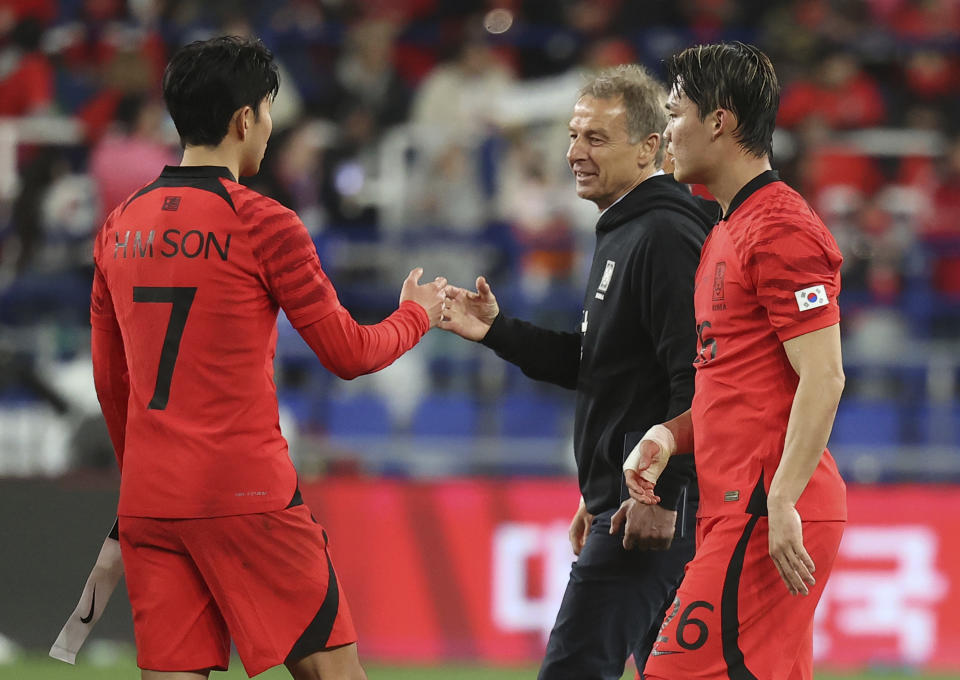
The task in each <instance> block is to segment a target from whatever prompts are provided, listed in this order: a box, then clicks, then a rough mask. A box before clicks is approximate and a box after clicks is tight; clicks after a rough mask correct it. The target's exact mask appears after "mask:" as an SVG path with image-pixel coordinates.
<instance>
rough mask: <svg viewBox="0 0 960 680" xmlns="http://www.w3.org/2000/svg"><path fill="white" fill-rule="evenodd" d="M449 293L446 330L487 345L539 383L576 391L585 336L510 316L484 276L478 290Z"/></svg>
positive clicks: (443, 324)
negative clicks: (501, 310) (536, 324)
mask: <svg viewBox="0 0 960 680" xmlns="http://www.w3.org/2000/svg"><path fill="white" fill-rule="evenodd" d="M446 292H447V300H446V303H445V306H444V311H443V321H442V322H441V323H440V327H441V328H443V329H445V330H449V331H451V332H453V333H456V334H457V335H459V336H461V337H463V338H467V339H468V340H474V341H477V342H481V343H483V344H484V345H486V346H487V347H489V348H490V349H492V350H493V351H494V352H496V353H497V356H499V357H500V358H502V359H506V360H507V361H509V362H510V363H512V364H516V365H517V366H518V367H519V368H520V370H522V371H523V372H524V374H526V375H527V376H529V377H531V378H533V379H534V380H543V381H545V382H550V383H553V384H555V385H560V386H561V387H566V388H568V389H576V387H577V375H578V373H579V371H580V334H579V333H563V332H559V331H551V330H548V329H546V328H541V327H539V326H535V325H534V324H531V323H527V322H526V321H520V320H519V319H511V318H509V317H506V316H504V315H503V314H501V313H500V308H499V306H498V304H497V299H496V297H495V296H494V295H493V291H492V290H490V286H489V284H488V283H487V281H486V279H485V278H483V277H482V276H481V277H478V278H477V290H476V292H471V291H468V290H466V289H463V288H458V287H456V286H447V290H446Z"/></svg>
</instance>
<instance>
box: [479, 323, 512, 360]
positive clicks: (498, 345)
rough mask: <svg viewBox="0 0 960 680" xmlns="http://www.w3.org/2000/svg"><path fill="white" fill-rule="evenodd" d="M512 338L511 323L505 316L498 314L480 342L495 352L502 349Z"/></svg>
mask: <svg viewBox="0 0 960 680" xmlns="http://www.w3.org/2000/svg"><path fill="white" fill-rule="evenodd" d="M509 337H510V323H509V321H508V319H507V318H506V317H505V316H504V315H503V314H497V316H496V317H495V318H494V320H493V323H492V324H490V329H489V330H488V331H487V334H486V335H484V336H483V338H482V339H481V340H480V344H481V345H483V346H484V347H489V348H490V349H492V350H493V351H494V352H496V351H498V350H500V349H502V348H503V347H504V346H505V345H506V344H507V342H508V338H509Z"/></svg>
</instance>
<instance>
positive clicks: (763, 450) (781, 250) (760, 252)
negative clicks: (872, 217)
mask: <svg viewBox="0 0 960 680" xmlns="http://www.w3.org/2000/svg"><path fill="white" fill-rule="evenodd" d="M842 261H843V257H842V255H841V254H840V251H839V249H838V248H837V244H836V241H835V240H834V238H833V236H832V235H831V234H830V232H829V231H828V230H827V228H826V227H825V226H824V224H823V222H821V220H820V218H819V217H817V215H816V214H815V213H814V212H813V210H812V209H811V208H810V206H809V205H807V203H806V201H804V199H803V198H802V197H801V196H800V195H799V194H798V193H797V192H796V191H794V190H793V189H791V188H790V187H789V186H787V185H786V184H784V183H783V182H781V181H779V179H778V177H777V175H776V173H775V172H773V171H767V172H765V173H763V174H761V175H759V176H758V177H757V178H755V179H754V180H752V181H751V182H750V183H748V184H747V185H746V186H745V187H744V188H743V189H742V190H741V191H740V192H739V193H738V194H737V196H736V197H735V198H734V201H733V202H732V203H731V205H730V209H729V210H728V212H727V215H726V216H725V217H724V219H723V220H721V221H720V222H719V223H718V224H717V225H716V226H715V227H714V228H713V231H712V232H711V233H710V235H709V236H708V237H707V241H706V242H705V243H704V246H703V251H702V253H701V257H700V266H699V268H698V269H697V274H696V283H695V290H694V306H695V310H696V319H697V333H698V336H699V340H698V345H697V358H696V360H695V362H694V365H695V366H696V369H697V374H696V390H695V392H694V397H693V406H692V416H693V427H694V437H695V440H696V445H695V451H696V454H695V455H696V461H697V476H698V478H699V483H700V510H699V515H700V516H701V517H714V516H718V515H727V514H734V513H743V512H755V511H757V509H758V507H757V503H761V502H762V501H765V498H766V493H767V492H768V491H769V489H770V482H771V480H772V479H773V475H774V473H775V472H776V470H777V466H778V465H779V463H780V458H781V456H782V454H783V446H784V440H785V437H786V431H787V421H788V420H789V417H790V409H791V406H792V405H793V398H794V394H795V393H796V390H797V384H798V382H799V378H798V376H797V374H796V371H794V370H793V367H792V366H791V365H790V362H789V360H788V359H787V355H786V352H785V350H784V348H783V343H784V342H786V341H787V340H790V339H792V338H795V337H798V336H800V335H803V334H805V333H810V332H812V331H816V330H819V329H822V328H826V327H828V326H831V325H833V324H836V323H838V322H839V320H840V309H839V307H838V305H837V296H838V295H839V293H840V264H841V262H842ZM751 498H752V499H753V500H754V503H753V504H751V502H750V501H751ZM763 507H765V506H763ZM797 510H798V512H799V513H800V516H801V517H802V518H803V519H804V520H845V519H846V512H847V510H846V488H845V486H844V483H843V480H842V479H841V477H840V474H839V472H838V471H837V466H836V463H835V462H834V460H833V457H832V456H831V455H830V452H829V451H828V450H825V451H824V452H823V456H822V457H821V459H820V462H819V464H818V466H817V468H816V470H815V472H814V473H813V476H812V477H811V479H810V482H809V483H808V484H807V487H806V489H805V490H804V492H803V494H802V495H801V497H800V500H799V502H798V504H797Z"/></svg>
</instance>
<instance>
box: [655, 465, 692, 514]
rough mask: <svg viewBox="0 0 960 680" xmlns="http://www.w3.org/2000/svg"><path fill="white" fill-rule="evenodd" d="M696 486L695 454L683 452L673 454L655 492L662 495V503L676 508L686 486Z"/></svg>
mask: <svg viewBox="0 0 960 680" xmlns="http://www.w3.org/2000/svg"><path fill="white" fill-rule="evenodd" d="M691 485H692V486H696V485H697V482H696V469H695V468H694V465H693V456H692V455H690V454H682V455H679V456H673V457H672V458H670V461H669V462H668V463H667V467H666V468H664V470H663V472H662V473H660V479H658V480H657V486H656V488H655V489H654V493H655V494H657V495H658V496H660V505H661V506H662V507H664V508H667V509H668V510H676V509H677V505H678V504H679V503H680V496H681V494H682V493H683V489H684V487H690V486H691Z"/></svg>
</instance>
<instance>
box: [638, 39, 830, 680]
mask: <svg viewBox="0 0 960 680" xmlns="http://www.w3.org/2000/svg"><path fill="white" fill-rule="evenodd" d="M667 72H668V80H669V83H670V85H671V92H670V98H669V101H668V110H669V112H670V122H669V124H668V125H667V128H666V131H665V133H664V137H665V140H666V143H667V150H668V152H669V153H670V154H671V155H672V156H673V158H674V168H675V169H674V174H675V176H676V178H677V180H678V181H681V182H698V183H702V184H704V185H706V187H707V189H709V190H710V193H711V194H712V195H713V196H715V197H716V198H717V201H718V202H719V203H720V206H721V207H722V209H723V218H722V219H721V220H720V222H718V224H717V225H716V226H715V227H714V228H713V231H712V232H711V234H710V238H709V239H708V240H707V242H706V244H705V245H704V248H703V252H702V254H701V258H700V267H699V269H698V273H697V282H696V292H695V294H694V306H695V311H696V321H697V334H698V339H699V341H698V352H697V358H696V361H695V364H696V367H697V375H696V392H695V394H694V397H693V407H692V409H691V410H688V411H685V412H684V413H683V414H681V415H679V416H678V417H676V418H674V419H673V420H671V421H668V422H667V423H666V424H665V425H657V426H655V427H653V428H651V429H650V430H649V431H648V432H647V434H646V435H645V436H644V437H643V439H642V440H641V442H640V445H639V446H638V447H637V450H636V452H635V453H632V454H631V456H630V458H629V459H628V460H627V462H626V463H625V464H624V470H625V475H626V477H627V484H628V487H629V489H630V494H631V496H632V497H634V498H636V499H637V500H638V501H641V502H650V503H655V502H657V500H658V499H657V498H656V494H655V493H654V487H653V484H654V483H655V482H656V480H657V474H658V473H657V470H658V469H660V466H663V465H666V464H668V461H669V462H672V460H674V458H673V457H672V456H671V454H673V453H675V452H680V453H687V452H690V451H692V450H693V443H694V434H695V435H696V460H697V475H698V481H699V486H700V500H701V503H700V516H699V523H698V526H697V553H696V556H695V557H694V558H693V560H692V561H691V562H690V564H689V565H688V567H687V570H686V573H685V575H684V579H683V583H682V584H681V585H680V588H679V590H678V591H677V597H676V600H675V601H674V603H673V605H672V606H671V609H670V611H669V613H668V615H667V619H666V624H665V625H664V627H663V629H662V630H661V631H660V634H659V636H658V638H657V642H656V644H655V645H654V647H653V652H652V653H651V656H650V659H649V660H648V661H647V666H646V670H645V675H644V677H645V678H649V679H652V680H667V679H669V680H675V679H676V678H716V679H718V680H719V679H720V678H734V677H737V678H746V677H759V678H791V679H795V680H801V679H810V678H812V677H813V616H814V611H815V609H816V606H817V602H818V601H819V599H820V595H821V594H822V592H823V588H824V586H825V584H826V581H827V578H828V577H829V575H830V569H831V567H832V565H833V561H834V559H835V558H836V555H837V550H838V549H839V546H840V537H841V535H842V533H843V527H844V524H845V522H846V489H845V487H844V483H843V480H842V479H841V478H840V474H839V472H838V471H837V467H836V464H835V463H834V461H833V458H832V456H831V455H830V453H829V451H827V450H826V448H825V447H826V443H827V439H828V438H829V436H830V430H831V427H832V424H833V418H834V415H835V413H836V409H837V404H838V402H839V400H840V393H841V391H842V390H843V383H844V376H843V367H842V364H841V357H840V326H839V320H840V310H839V307H838V305H837V295H838V294H839V292H840V272H839V269H840V263H841V261H842V260H843V258H842V256H841V255H840V251H839V250H838V249H837V246H836V243H835V241H834V240H833V237H832V236H831V235H830V232H829V231H827V229H826V227H825V226H824V225H823V223H822V222H821V221H820V219H819V218H818V217H817V216H816V214H815V213H814V212H813V211H812V210H811V209H810V207H809V206H808V205H807V204H806V202H805V201H804V200H803V199H802V198H801V196H800V195H799V194H797V193H796V192H795V191H794V190H793V189H791V188H789V187H788V186H787V185H786V184H785V183H783V182H781V181H780V180H779V177H778V175H777V173H776V172H774V171H773V170H772V169H771V166H770V156H771V153H772V151H771V149H772V144H773V130H774V125H775V122H776V114H777V103H778V100H779V85H778V83H777V77H776V74H775V73H774V70H773V65H772V64H771V63H770V60H769V59H768V58H767V56H766V55H765V54H763V53H762V52H761V51H760V50H758V49H757V48H755V47H753V46H750V45H745V44H743V43H723V44H714V45H707V46H702V45H701V46H697V47H691V48H688V49H686V50H684V51H682V52H680V53H679V54H677V55H675V56H674V57H672V58H671V59H670V60H668V62H667ZM771 562H772V563H771ZM814 570H816V578H814V576H813V572H814ZM781 581H782V582H781ZM784 586H786V587H784ZM795 595H804V596H805V597H801V598H796V597H794V596H795ZM694 620H695V621H696V622H697V623H696V626H695V631H694V630H691V626H690V625H689V624H690V622H691V621H694ZM771 630H776V631H777V634H776V636H775V639H772V638H771V635H770V631H771Z"/></svg>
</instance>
